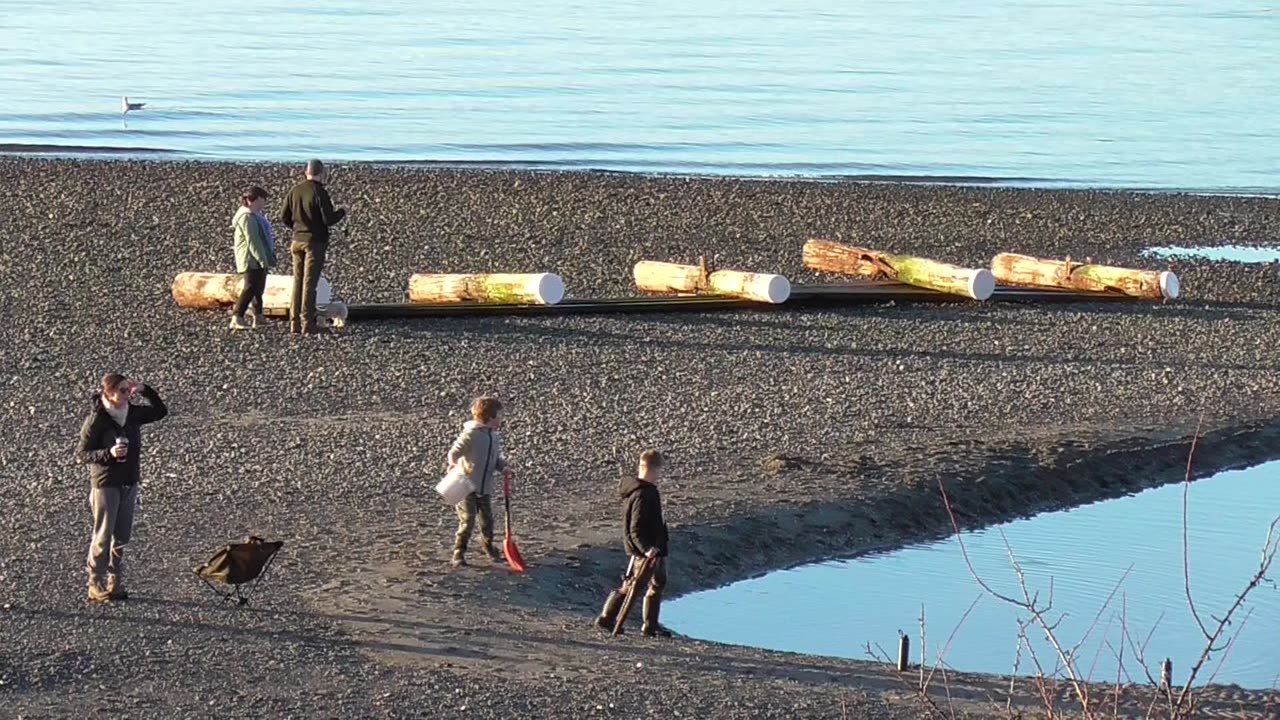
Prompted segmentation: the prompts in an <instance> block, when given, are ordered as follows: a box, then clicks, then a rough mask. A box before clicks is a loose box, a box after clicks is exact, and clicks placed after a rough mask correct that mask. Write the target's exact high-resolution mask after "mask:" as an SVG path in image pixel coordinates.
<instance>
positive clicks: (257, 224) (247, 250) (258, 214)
mask: <svg viewBox="0 0 1280 720" xmlns="http://www.w3.org/2000/svg"><path fill="white" fill-rule="evenodd" d="M266 202H267V191H266V190H263V189H262V188H260V187H258V186H257V185H254V186H252V187H250V188H249V189H248V190H247V191H246V192H245V193H244V194H243V195H241V196H240V208H239V209H238V210H236V214H235V215H234V216H232V218H231V227H232V228H234V229H235V250H236V272H238V273H240V274H242V275H244V285H243V287H242V289H241V290H240V298H239V299H238V300H236V305H235V308H233V309H232V311H231V329H232V330H246V329H248V328H251V327H252V328H256V327H257V326H258V319H259V318H261V317H262V292H263V291H264V290H266V288H267V268H270V267H271V266H272V265H275V264H276V245H275V238H274V237H272V235H271V222H270V221H268V220H267V216H266V215H265V214H263V211H262V208H263V206H265V205H266ZM250 303H253V319H252V322H246V321H245V316H244V314H245V311H246V310H248V309H249V304H250Z"/></svg>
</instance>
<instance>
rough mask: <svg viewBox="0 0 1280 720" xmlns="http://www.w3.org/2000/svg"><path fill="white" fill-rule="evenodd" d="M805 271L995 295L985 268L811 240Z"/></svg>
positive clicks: (975, 296) (968, 294)
mask: <svg viewBox="0 0 1280 720" xmlns="http://www.w3.org/2000/svg"><path fill="white" fill-rule="evenodd" d="M804 264H805V267H807V268H809V269H811V270H817V271H819V272H827V273H837V274H840V275H851V276H854V277H862V278H869V279H885V280H895V281H897V282H900V283H904V284H907V285H914V286H916V287H922V288H927V289H929V290H937V291H939V292H944V293H951V294H953V295H963V296H965V297H971V298H973V299H975V300H986V299H987V298H990V297H991V294H992V293H993V292H995V289H996V280H995V277H994V276H993V275H992V274H991V271H990V270H987V269H985V268H963V267H958V266H955V265H948V264H947V263H943V262H938V261H937V260H930V259H928V258H921V257H915V256H912V255H893V254H890V253H886V252H881V251H879V250H871V249H868V248H861V247H852V246H849V245H841V244H840V243H835V242H831V241H829V240H818V239H811V240H809V241H808V242H806V243H805V244H804Z"/></svg>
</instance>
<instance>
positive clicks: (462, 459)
mask: <svg viewBox="0 0 1280 720" xmlns="http://www.w3.org/2000/svg"><path fill="white" fill-rule="evenodd" d="M501 428H502V403H501V402H500V401H499V400H498V399H497V398H495V397H488V396H485V397H480V398H476V399H475V400H474V401H473V402H472V403H471V420H470V421H468V422H467V423H466V424H465V425H463V426H462V433H461V434H460V435H458V439H457V440H454V441H453V446H452V447H451V448H449V456H448V461H449V471H450V472H453V470H454V468H455V467H457V468H459V469H460V470H461V471H462V473H463V474H464V475H465V476H466V480H467V482H468V484H469V486H470V487H471V488H472V491H471V492H470V493H469V494H468V495H467V496H466V498H465V499H463V500H462V502H459V503H458V504H457V505H456V506H454V509H455V510H456V511H457V513H458V532H457V534H456V535H455V536H454V542H453V560H452V562H451V564H452V565H453V567H461V566H463V565H466V564H467V559H466V552H467V543H468V542H469V541H470V540H471V533H472V531H473V530H474V529H475V525H476V516H477V515H478V516H479V519H480V539H481V540H482V541H484V553H485V555H488V556H489V559H490V560H492V561H494V562H500V561H501V560H502V555H500V554H499V553H498V550H497V548H495V547H494V546H493V503H492V497H493V493H494V491H495V490H496V489H497V488H496V485H497V479H496V475H497V474H498V473H501V474H502V475H503V481H504V488H503V490H504V493H505V494H508V495H509V494H510V479H511V476H512V475H513V474H514V473H513V472H512V470H511V466H510V465H508V464H507V461H506V460H505V459H504V458H503V457H502V442H501V439H500V438H499V433H498V430H500V429H501ZM509 531H510V528H508V532H509Z"/></svg>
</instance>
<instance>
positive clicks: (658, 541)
mask: <svg viewBox="0 0 1280 720" xmlns="http://www.w3.org/2000/svg"><path fill="white" fill-rule="evenodd" d="M618 494H619V495H621V496H622V543H623V545H625V546H626V548H627V554H628V555H632V556H640V555H644V554H645V553H646V552H648V550H649V548H653V547H656V548H658V555H660V556H662V557H666V556H667V542H668V538H667V524H666V523H665V522H663V520H662V498H661V496H659V495H658V486H657V485H654V484H653V483H651V482H646V481H644V480H641V479H639V478H633V477H627V478H623V479H622V482H620V483H618Z"/></svg>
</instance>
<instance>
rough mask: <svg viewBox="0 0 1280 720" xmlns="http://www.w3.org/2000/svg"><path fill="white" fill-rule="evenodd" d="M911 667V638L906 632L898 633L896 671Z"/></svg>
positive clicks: (904, 670)
mask: <svg viewBox="0 0 1280 720" xmlns="http://www.w3.org/2000/svg"><path fill="white" fill-rule="evenodd" d="M910 667H911V638H910V637H909V636H908V635H907V634H906V633H900V634H899V635H898V672H900V673H901V672H906V671H907V669H908V668H910Z"/></svg>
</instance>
